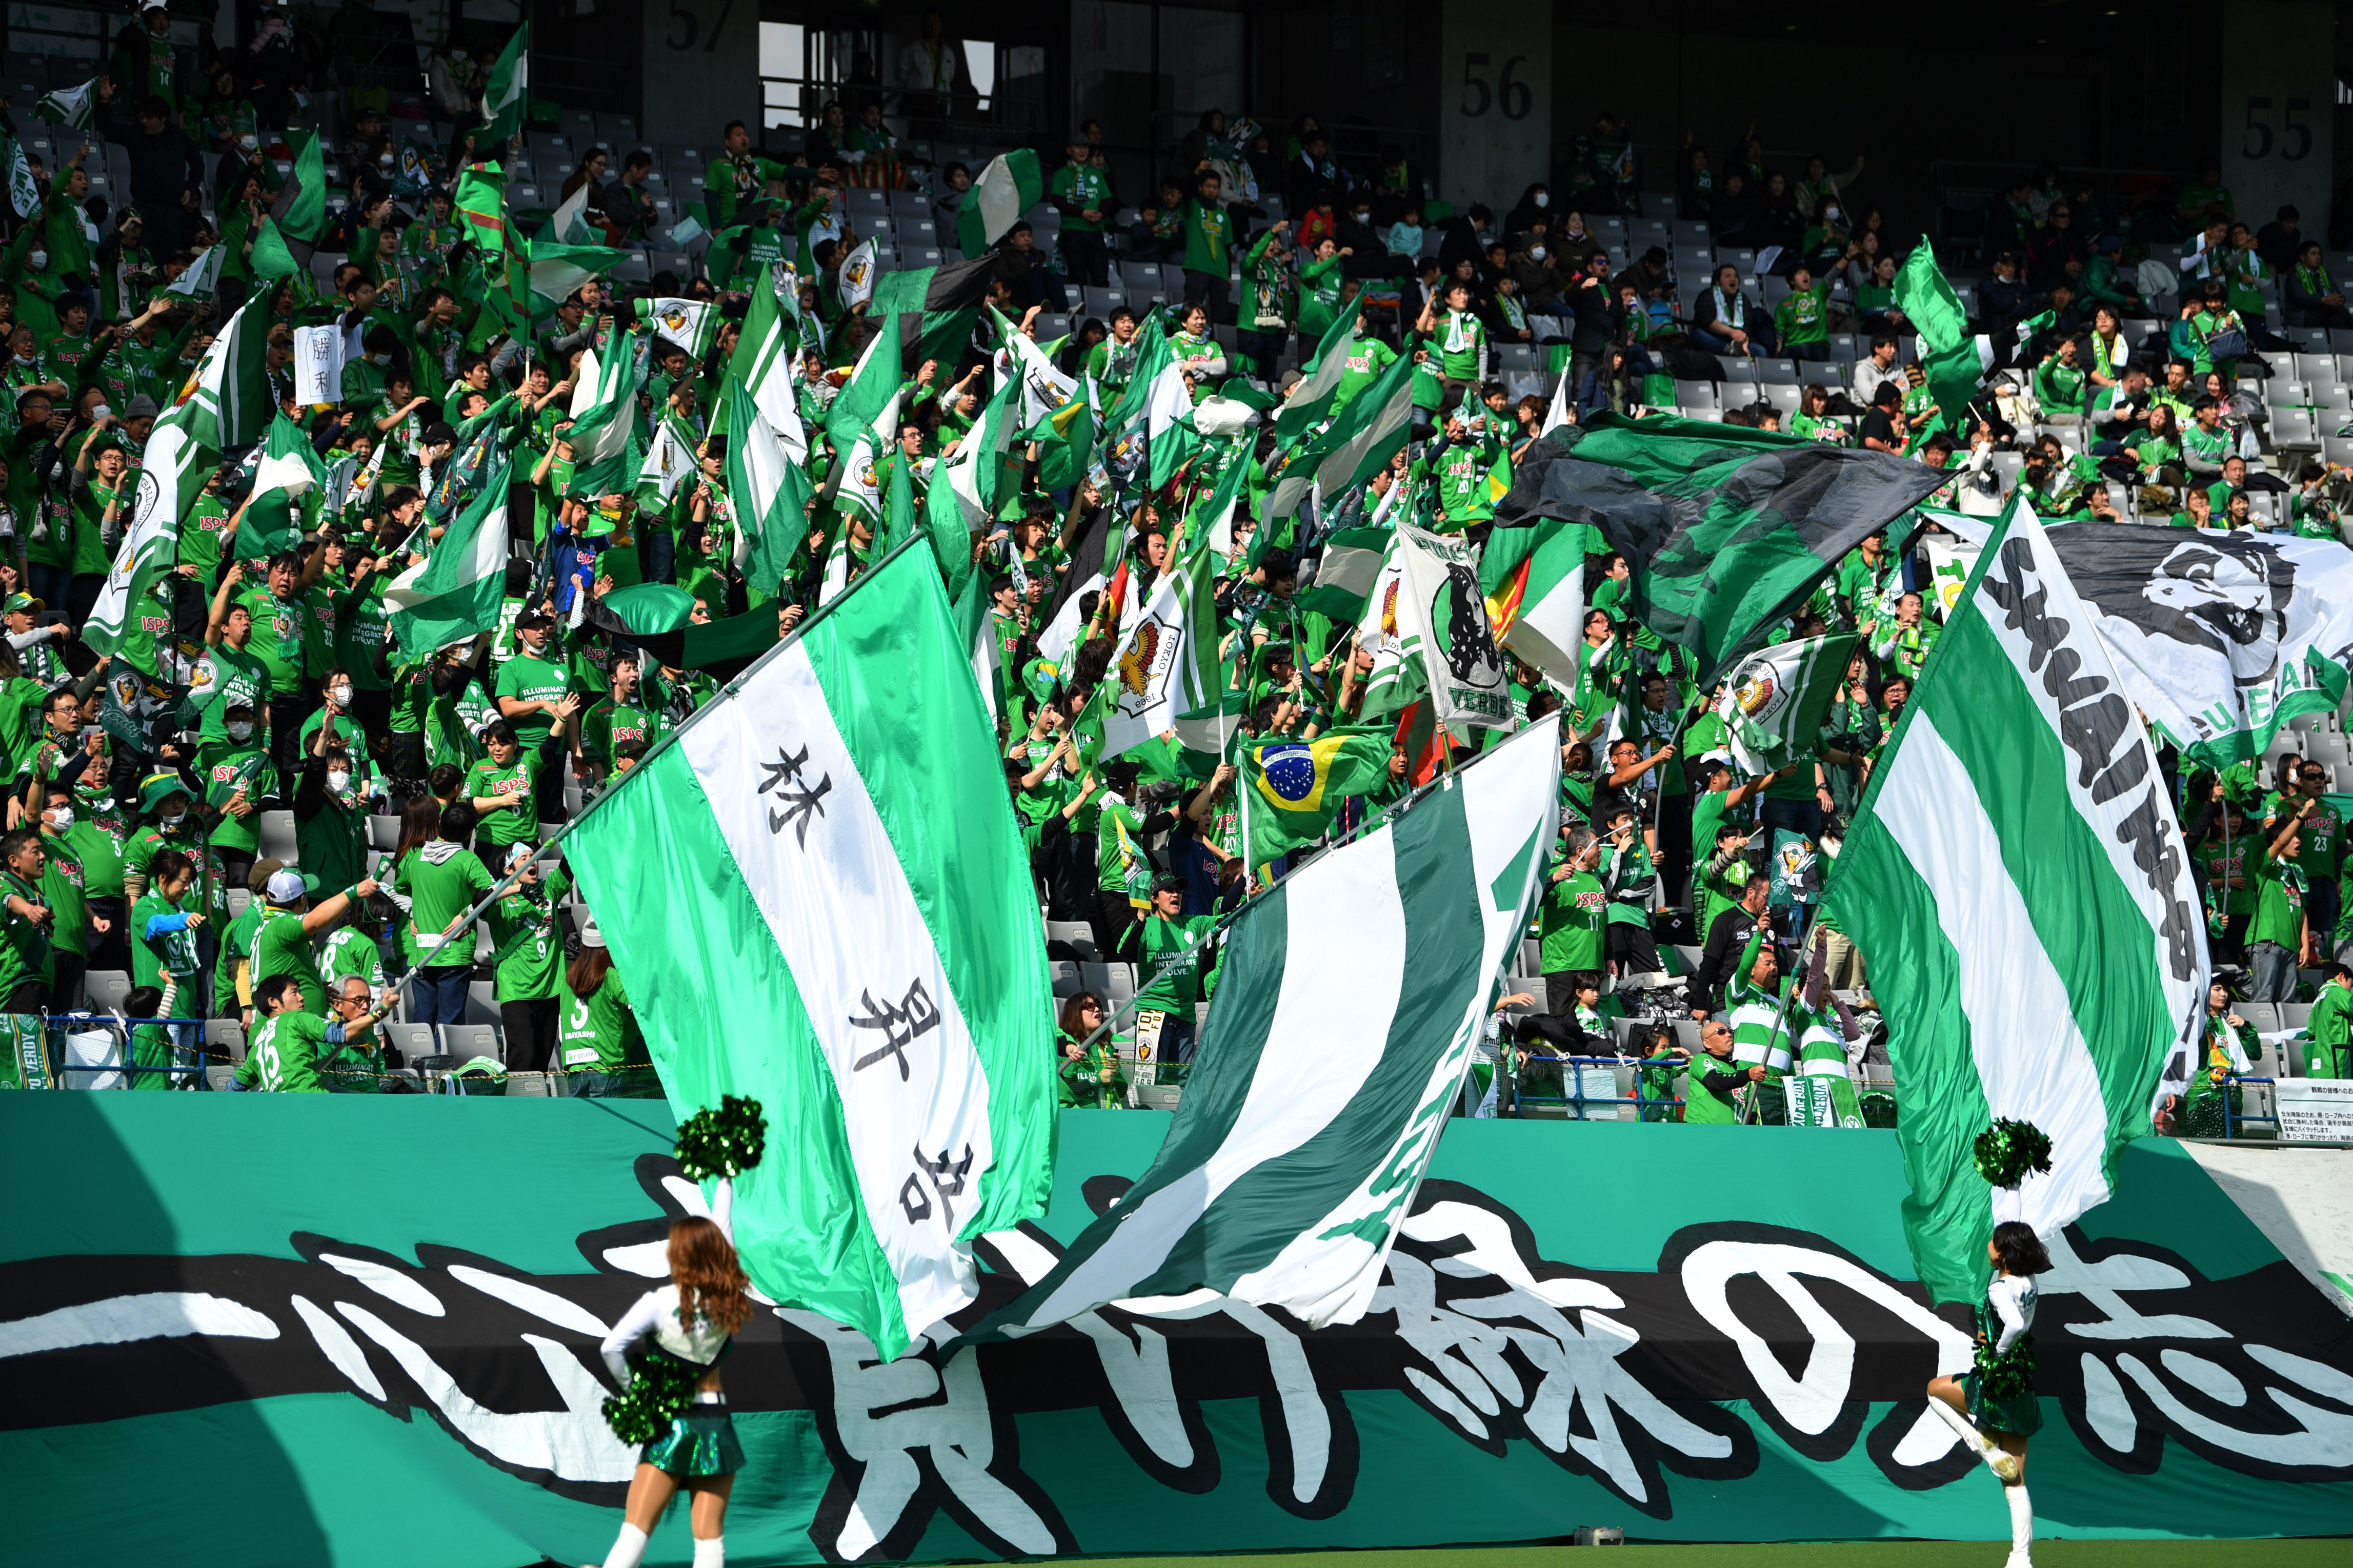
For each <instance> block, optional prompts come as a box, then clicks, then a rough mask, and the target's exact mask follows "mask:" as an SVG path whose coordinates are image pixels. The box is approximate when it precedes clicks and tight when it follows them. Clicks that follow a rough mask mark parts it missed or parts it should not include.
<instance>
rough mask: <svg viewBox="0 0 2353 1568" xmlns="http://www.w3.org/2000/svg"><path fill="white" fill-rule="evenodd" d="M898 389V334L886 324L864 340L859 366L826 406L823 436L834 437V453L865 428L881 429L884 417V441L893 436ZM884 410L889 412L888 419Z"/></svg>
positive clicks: (886, 322) (854, 368) (889, 324)
mask: <svg viewBox="0 0 2353 1568" xmlns="http://www.w3.org/2000/svg"><path fill="white" fill-rule="evenodd" d="M899 385H900V382H899V334H898V332H897V331H894V330H893V328H892V323H891V322H890V321H883V322H881V323H880V324H879V325H878V326H877V328H876V330H875V332H874V335H873V336H872V337H871V338H869V339H867V340H866V347H865V348H864V349H863V350H862V351H861V352H860V353H859V356H858V363H856V364H855V365H853V366H851V367H850V372H849V380H848V381H845V382H843V383H842V384H841V391H840V393H839V395H837V396H836V397H835V398H834V400H833V401H832V402H831V403H829V404H828V405H826V410H825V429H826V434H827V435H828V436H831V437H833V445H834V449H835V450H836V451H839V450H840V449H841V448H842V447H845V446H847V445H848V444H849V441H851V440H853V439H855V438H856V437H857V435H858V432H859V431H860V430H862V429H864V428H866V427H867V426H881V425H882V423H883V421H884V420H885V418H886V417H887V418H888V420H889V428H887V429H884V430H883V432H882V434H883V436H884V437H885V438H886V439H887V438H888V437H890V436H892V434H894V433H896V431H897V430H898V428H899V423H898V413H897V409H898V404H899ZM885 409H888V410H890V411H891V412H890V413H889V414H888V415H887V416H886V414H885V412H884V411H885Z"/></svg>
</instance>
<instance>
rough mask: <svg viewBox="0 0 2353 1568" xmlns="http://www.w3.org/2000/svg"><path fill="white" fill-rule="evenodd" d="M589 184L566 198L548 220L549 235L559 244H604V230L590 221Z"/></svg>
mask: <svg viewBox="0 0 2353 1568" xmlns="http://www.w3.org/2000/svg"><path fill="white" fill-rule="evenodd" d="M588 191H589V186H588V185H587V184H586V183H583V184H582V185H581V187H580V188H579V189H578V190H576V191H575V192H573V193H572V194H571V195H568V196H566V197H565V198H564V200H563V201H562V202H561V203H559V204H558V205H557V206H556V209H555V211H554V213H552V214H550V215H549V216H548V220H547V237H548V238H549V239H551V240H553V241H554V242H555V243H556V244H558V245H602V244H604V243H605V235H604V231H603V230H601V229H597V228H592V227H591V226H589V223H588Z"/></svg>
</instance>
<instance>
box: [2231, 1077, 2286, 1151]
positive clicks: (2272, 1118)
mask: <svg viewBox="0 0 2353 1568" xmlns="http://www.w3.org/2000/svg"><path fill="white" fill-rule="evenodd" d="M2250 1083H2267V1084H2269V1085H2271V1086H2272V1114H2271V1115H2269V1116H2248V1115H2244V1114H2242V1112H2241V1111H2240V1110H2239V1105H2238V1100H2239V1097H2238V1096H2237V1095H2235V1094H2225V1095H2224V1096H2223V1097H2222V1136H2223V1137H2224V1138H2225V1139H2232V1138H2236V1137H2237V1136H2238V1135H2239V1131H2238V1129H2239V1123H2240V1122H2242V1121H2268V1122H2270V1123H2271V1124H2272V1135H2273V1136H2274V1137H2277V1136H2278V1135H2279V1079H2274V1078H2241V1077H2239V1076H2238V1075H2237V1074H2235V1073H2234V1074H2232V1076H2231V1077H2229V1078H2227V1079H2223V1080H2222V1087H2223V1088H2225V1089H2237V1088H2239V1087H2240V1086H2241V1085H2242V1084H2250Z"/></svg>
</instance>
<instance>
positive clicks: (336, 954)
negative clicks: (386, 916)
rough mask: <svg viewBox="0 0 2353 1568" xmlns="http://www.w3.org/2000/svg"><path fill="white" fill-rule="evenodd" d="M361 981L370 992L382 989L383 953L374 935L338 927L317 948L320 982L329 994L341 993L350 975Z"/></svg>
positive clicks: (358, 929) (357, 928)
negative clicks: (378, 947) (377, 945)
mask: <svg viewBox="0 0 2353 1568" xmlns="http://www.w3.org/2000/svg"><path fill="white" fill-rule="evenodd" d="M354 974H356V975H358V976H359V977H360V979H361V980H363V981H364V982H365V983H366V984H367V988H368V991H369V994H377V993H380V992H382V991H383V990H384V955H383V954H382V953H381V952H378V951H376V945H375V937H373V936H371V935H370V934H369V933H367V932H366V931H362V930H360V928H359V927H357V926H337V927H336V928H335V929H334V930H333V931H332V932H330V933H329V935H328V937H327V940H326V941H325V942H322V943H321V944H320V947H319V982H320V984H322V985H323V986H325V987H326V992H327V994H328V995H330V996H336V995H340V994H342V993H343V982H344V981H346V980H348V979H350V978H351V977H352V976H353V975H354Z"/></svg>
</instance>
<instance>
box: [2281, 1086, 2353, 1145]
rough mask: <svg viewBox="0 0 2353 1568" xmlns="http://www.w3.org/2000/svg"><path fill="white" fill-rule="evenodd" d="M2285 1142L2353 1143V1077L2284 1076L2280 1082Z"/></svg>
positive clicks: (2282, 1136) (2282, 1129)
mask: <svg viewBox="0 0 2353 1568" xmlns="http://www.w3.org/2000/svg"><path fill="white" fill-rule="evenodd" d="M2277 1087H2278V1093H2279V1135H2280V1142H2283V1143H2314V1142H2327V1143H2353V1079H2343V1078H2284V1079H2280V1080H2279V1083H2278V1086H2277Z"/></svg>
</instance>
